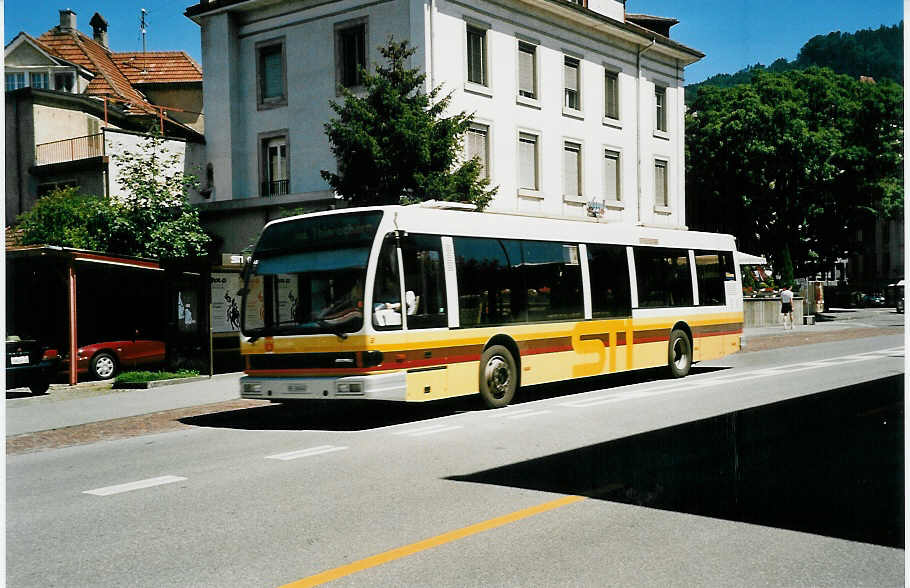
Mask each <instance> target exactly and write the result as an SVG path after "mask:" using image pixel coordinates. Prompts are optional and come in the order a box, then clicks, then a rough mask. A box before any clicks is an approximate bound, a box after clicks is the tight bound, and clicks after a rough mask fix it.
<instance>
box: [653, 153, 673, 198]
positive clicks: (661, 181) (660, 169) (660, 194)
mask: <svg viewBox="0 0 910 588" xmlns="http://www.w3.org/2000/svg"><path fill="white" fill-rule="evenodd" d="M654 204H655V205H657V206H664V207H669V206H670V196H669V190H668V186H667V162H666V161H663V160H660V159H658V160H656V161H655V162H654Z"/></svg>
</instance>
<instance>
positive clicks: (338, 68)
mask: <svg viewBox="0 0 910 588" xmlns="http://www.w3.org/2000/svg"><path fill="white" fill-rule="evenodd" d="M355 29H362V35H363V42H362V43H361V47H360V49H361V51H362V54H361V55H360V56H359V57H360V59H361V61H362V63H361V65H362V66H363V68H364V69H369V67H370V55H369V53H370V52H369V48H370V23H369V17H367V16H361V17H359V18H353V19H350V20H345V21H342V22H336V23H335V24H334V26H333V28H332V38H333V40H334V47H335V94H336V96H340V95H341V88H348V89H349V90H352V91H356V90H357V88H361V87H362V86H363V78H362V77H361V76H360V73H359V69H358V71H356V72H354V75H355V77H356V83H354V84H350V85H348V84H345V83H344V81H345V66H346V59H345V53H344V43H343V36H344V34H345V33H347V32H349V31H353V30H355Z"/></svg>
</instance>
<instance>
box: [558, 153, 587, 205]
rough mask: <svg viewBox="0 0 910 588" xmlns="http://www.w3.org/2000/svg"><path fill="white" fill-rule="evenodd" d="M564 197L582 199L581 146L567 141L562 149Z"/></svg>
mask: <svg viewBox="0 0 910 588" xmlns="http://www.w3.org/2000/svg"><path fill="white" fill-rule="evenodd" d="M562 162H563V165H562V168H563V188H562V193H563V196H564V197H565V198H567V199H571V200H577V199H579V198H581V193H582V190H581V145H579V144H578V143H572V142H569V141H566V142H565V143H564V144H563V149H562Z"/></svg>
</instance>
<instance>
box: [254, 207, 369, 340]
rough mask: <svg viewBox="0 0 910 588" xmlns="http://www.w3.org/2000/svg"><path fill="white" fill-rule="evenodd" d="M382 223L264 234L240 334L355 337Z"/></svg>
mask: <svg viewBox="0 0 910 588" xmlns="http://www.w3.org/2000/svg"><path fill="white" fill-rule="evenodd" d="M381 218H382V212H381V211H369V212H358V213H349V214H338V215H326V216H318V217H310V218H301V219H295V220H290V221H285V222H281V223H277V224H274V225H271V226H269V227H267V228H266V229H265V230H264V231H263V233H262V237H260V239H259V243H258V244H257V245H256V250H255V251H254V252H253V258H252V263H251V266H250V268H249V269H248V271H247V272H246V277H245V283H244V289H243V291H242V292H243V304H242V308H243V316H242V318H241V331H242V332H243V334H244V335H246V336H248V337H261V336H266V335H295V334H297V335H299V334H316V333H334V334H336V335H339V336H343V335H344V334H345V333H353V332H356V331H359V330H360V329H361V328H362V327H363V292H364V284H365V282H366V268H367V261H368V259H369V256H370V248H371V247H372V244H373V239H374V238H375V236H376V230H377V228H378V226H379V221H380V219H381Z"/></svg>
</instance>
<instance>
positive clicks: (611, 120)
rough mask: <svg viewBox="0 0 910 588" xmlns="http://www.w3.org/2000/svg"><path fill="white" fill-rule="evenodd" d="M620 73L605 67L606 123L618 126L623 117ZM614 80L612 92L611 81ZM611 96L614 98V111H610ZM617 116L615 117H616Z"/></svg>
mask: <svg viewBox="0 0 910 588" xmlns="http://www.w3.org/2000/svg"><path fill="white" fill-rule="evenodd" d="M619 73H620V72H619V71H618V70H615V69H612V68H610V67H608V66H605V67H604V121H605V122H607V123H608V124H614V125H616V124H618V123H619V121H620V120H621V117H622V109H621V108H620V100H619V98H620V91H619ZM610 80H613V88H612V92H611V91H610V87H609V81H610ZM610 96H612V97H613V106H614V108H613V111H611V110H610V107H609V105H610ZM614 115H615V116H614Z"/></svg>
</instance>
